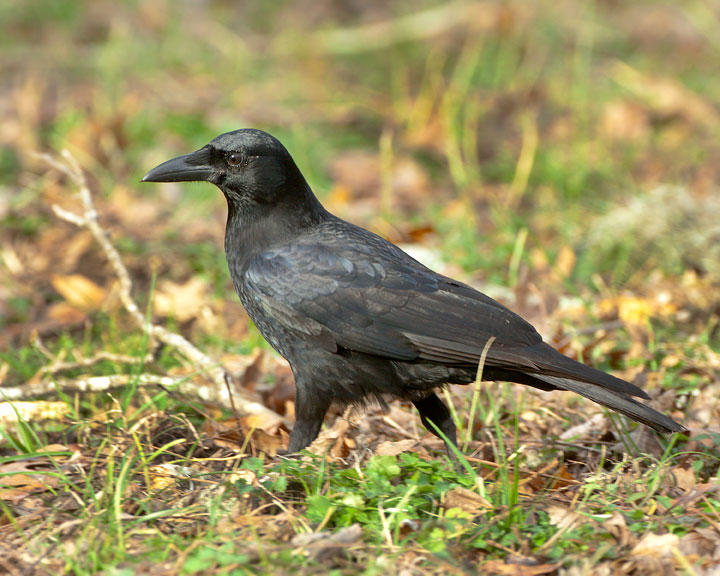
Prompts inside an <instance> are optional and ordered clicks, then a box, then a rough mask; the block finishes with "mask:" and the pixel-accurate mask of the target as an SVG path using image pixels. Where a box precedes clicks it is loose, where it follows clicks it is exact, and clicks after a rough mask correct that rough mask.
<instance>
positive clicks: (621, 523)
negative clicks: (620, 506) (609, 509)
mask: <svg viewBox="0 0 720 576" xmlns="http://www.w3.org/2000/svg"><path fill="white" fill-rule="evenodd" d="M603 527H604V528H605V529H606V530H607V531H608V532H610V534H612V535H613V537H614V538H615V540H617V542H618V544H619V545H620V546H621V547H625V546H629V545H630V544H631V543H632V542H633V541H634V540H635V536H634V535H633V533H632V532H630V530H628V527H627V524H626V522H625V517H624V516H623V515H622V514H620V512H618V511H617V510H616V511H615V512H613V513H612V516H610V518H608V519H607V520H605V522H603Z"/></svg>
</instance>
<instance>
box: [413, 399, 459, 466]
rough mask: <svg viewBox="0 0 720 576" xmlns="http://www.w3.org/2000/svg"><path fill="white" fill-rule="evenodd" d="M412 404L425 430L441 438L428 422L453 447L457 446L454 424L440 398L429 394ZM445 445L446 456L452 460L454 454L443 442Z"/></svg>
mask: <svg viewBox="0 0 720 576" xmlns="http://www.w3.org/2000/svg"><path fill="white" fill-rule="evenodd" d="M413 404H414V405H415V408H417V410H418V412H419V413H420V420H422V423H423V425H424V426H425V428H427V429H428V430H429V431H430V432H432V433H433V434H435V436H437V437H438V438H441V436H440V435H439V434H438V433H437V431H436V430H435V428H434V427H433V426H432V425H431V424H430V422H433V423H434V424H435V426H437V427H438V428H439V429H440V430H441V431H442V433H443V434H445V436H447V439H448V440H449V441H450V442H452V444H453V445H455V446H457V430H456V429H455V422H453V419H452V416H451V415H450V410H448V407H447V406H445V404H443V402H442V400H440V398H438V396H437V394H430V396H427V397H426V398H423V399H422V400H414V401H413ZM445 444H446V445H447V452H448V454H449V455H450V457H451V458H453V459H454V458H455V453H454V452H453V451H452V449H451V448H450V445H449V444H447V442H445Z"/></svg>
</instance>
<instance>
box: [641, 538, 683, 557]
mask: <svg viewBox="0 0 720 576" xmlns="http://www.w3.org/2000/svg"><path fill="white" fill-rule="evenodd" d="M679 542H680V538H679V537H678V536H677V535H676V534H653V533H652V532H648V533H647V534H645V536H643V537H642V538H641V540H640V542H638V543H637V544H636V545H635V547H634V548H633V549H632V552H631V555H633V556H652V557H654V558H668V557H670V556H672V549H673V548H677V547H678V544H679Z"/></svg>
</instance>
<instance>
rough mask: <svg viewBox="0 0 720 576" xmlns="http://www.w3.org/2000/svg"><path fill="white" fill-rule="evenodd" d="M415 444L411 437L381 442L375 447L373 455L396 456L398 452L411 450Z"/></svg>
mask: <svg viewBox="0 0 720 576" xmlns="http://www.w3.org/2000/svg"><path fill="white" fill-rule="evenodd" d="M415 444H417V442H416V441H415V440H413V439H412V438H409V439H407V440H398V441H397V442H391V441H387V442H381V443H380V444H378V447H377V448H375V455H376V456H397V455H398V454H401V453H403V452H407V451H408V450H412V447H413V446H415Z"/></svg>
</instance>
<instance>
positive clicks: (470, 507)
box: [443, 486, 492, 514]
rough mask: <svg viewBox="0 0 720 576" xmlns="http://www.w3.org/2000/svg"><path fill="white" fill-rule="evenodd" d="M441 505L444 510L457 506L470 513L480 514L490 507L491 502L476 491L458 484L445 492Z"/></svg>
mask: <svg viewBox="0 0 720 576" xmlns="http://www.w3.org/2000/svg"><path fill="white" fill-rule="evenodd" d="M443 507H444V508H445V509H446V510H449V509H451V508H459V509H460V510H462V511H463V512H469V513H470V514H481V513H482V512H483V510H489V509H491V508H492V504H491V503H490V502H489V501H488V500H487V499H485V498H483V497H482V496H480V495H479V494H477V493H476V492H473V491H472V490H468V489H467V488H463V487H462V486H458V487H456V488H453V489H452V490H450V491H449V492H447V493H446V494H445V500H444V501H443Z"/></svg>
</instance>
